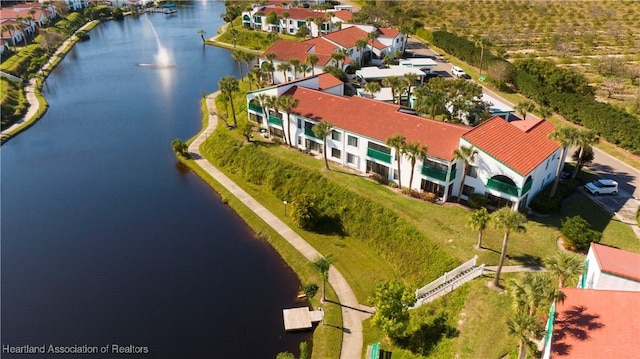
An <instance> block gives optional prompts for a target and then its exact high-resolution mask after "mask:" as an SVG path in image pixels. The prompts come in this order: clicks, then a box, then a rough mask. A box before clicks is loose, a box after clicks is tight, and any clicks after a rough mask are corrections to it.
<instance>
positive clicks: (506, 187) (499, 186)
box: [487, 178, 520, 197]
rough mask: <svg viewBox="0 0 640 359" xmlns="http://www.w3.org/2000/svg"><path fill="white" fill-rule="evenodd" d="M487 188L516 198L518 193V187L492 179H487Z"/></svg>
mask: <svg viewBox="0 0 640 359" xmlns="http://www.w3.org/2000/svg"><path fill="white" fill-rule="evenodd" d="M487 188H491V189H495V190H496V191H500V192H502V193H506V194H509V195H512V196H514V197H518V193H519V192H520V189H519V188H518V187H516V186H514V185H511V184H508V183H504V182H500V181H498V180H494V179H493V178H489V179H488V180H487Z"/></svg>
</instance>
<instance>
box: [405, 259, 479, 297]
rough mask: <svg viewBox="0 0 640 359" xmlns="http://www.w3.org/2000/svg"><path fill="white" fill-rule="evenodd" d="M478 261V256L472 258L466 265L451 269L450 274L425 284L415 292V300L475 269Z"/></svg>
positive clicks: (446, 273) (447, 273)
mask: <svg viewBox="0 0 640 359" xmlns="http://www.w3.org/2000/svg"><path fill="white" fill-rule="evenodd" d="M477 260H478V256H473V258H471V259H470V260H468V261H467V262H466V263H463V264H461V265H460V266H458V267H457V268H455V269H453V270H452V271H451V272H445V273H444V274H443V275H442V276H441V277H440V278H438V279H436V280H434V281H433V282H431V283H429V284H427V285H426V286H424V287H422V288H420V289H418V290H416V298H420V297H422V296H424V295H426V294H427V293H429V292H431V291H432V290H434V289H436V288H438V287H439V286H441V285H443V284H445V283H447V281H448V280H450V279H452V278H455V277H457V276H458V275H460V273H464V272H466V271H468V270H469V269H471V268H473V267H475V265H476V261H477Z"/></svg>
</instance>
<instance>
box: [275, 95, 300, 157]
mask: <svg viewBox="0 0 640 359" xmlns="http://www.w3.org/2000/svg"><path fill="white" fill-rule="evenodd" d="M278 104H279V105H280V109H282V110H283V111H284V112H285V113H286V114H287V136H286V138H285V140H286V141H287V144H288V145H289V146H293V141H292V140H291V111H292V110H293V109H294V108H296V107H298V99H294V98H293V96H291V95H286V96H281V97H279V98H278Z"/></svg>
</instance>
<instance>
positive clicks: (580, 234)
mask: <svg viewBox="0 0 640 359" xmlns="http://www.w3.org/2000/svg"><path fill="white" fill-rule="evenodd" d="M561 223H562V227H561V228H560V232H561V233H562V235H563V236H564V238H565V239H566V241H565V243H566V245H567V246H568V249H570V250H577V251H586V250H587V249H589V245H590V244H591V242H595V243H599V242H600V240H601V239H602V233H601V232H598V231H596V230H594V229H591V226H590V225H589V222H587V221H586V220H585V219H584V218H582V217H580V216H574V217H567V218H565V219H564V220H563V221H562V222H561Z"/></svg>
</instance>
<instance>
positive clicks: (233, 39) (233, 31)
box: [229, 21, 238, 49]
mask: <svg viewBox="0 0 640 359" xmlns="http://www.w3.org/2000/svg"><path fill="white" fill-rule="evenodd" d="M229 35H231V42H233V48H234V49H235V48H236V44H237V43H238V30H236V29H234V28H233V21H232V22H231V29H229Z"/></svg>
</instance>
